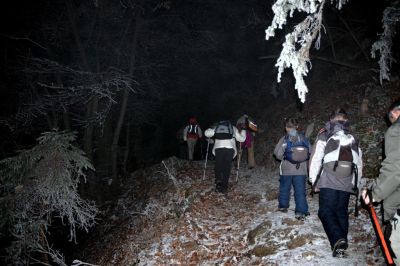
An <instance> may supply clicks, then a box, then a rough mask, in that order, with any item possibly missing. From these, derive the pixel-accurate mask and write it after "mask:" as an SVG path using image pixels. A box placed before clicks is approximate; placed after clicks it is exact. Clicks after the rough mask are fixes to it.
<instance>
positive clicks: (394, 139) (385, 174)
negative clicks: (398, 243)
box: [372, 118, 400, 218]
mask: <svg viewBox="0 0 400 266" xmlns="http://www.w3.org/2000/svg"><path fill="white" fill-rule="evenodd" d="M385 155H386V158H385V159H384V160H383V161H382V167H381V169H380V172H379V177H378V178H377V179H376V181H375V184H374V185H373V186H372V197H373V199H374V201H378V202H379V201H381V200H383V201H384V207H385V201H386V202H387V203H389V201H393V202H394V203H396V202H397V204H400V118H399V119H397V121H396V122H394V123H393V124H392V125H391V126H390V127H389V129H388V130H387V131H386V133H385ZM393 207H395V206H393ZM397 208H400V206H399V205H397ZM385 211H389V212H390V215H391V214H392V213H393V214H394V212H395V210H394V209H393V210H386V208H385ZM388 218H389V217H388Z"/></svg>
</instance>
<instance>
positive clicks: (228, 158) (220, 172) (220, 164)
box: [215, 148, 234, 193]
mask: <svg viewBox="0 0 400 266" xmlns="http://www.w3.org/2000/svg"><path fill="white" fill-rule="evenodd" d="M233 155H234V150H233V149H228V148H218V149H215V189H216V191H218V192H221V193H226V192H228V184H229V176H230V175H231V168H232V159H233Z"/></svg>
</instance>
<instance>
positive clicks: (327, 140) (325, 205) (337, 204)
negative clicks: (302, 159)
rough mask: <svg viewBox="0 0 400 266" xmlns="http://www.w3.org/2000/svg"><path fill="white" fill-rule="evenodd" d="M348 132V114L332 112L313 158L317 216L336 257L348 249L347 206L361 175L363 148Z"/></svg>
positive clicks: (312, 179) (311, 170)
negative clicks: (317, 202)
mask: <svg viewBox="0 0 400 266" xmlns="http://www.w3.org/2000/svg"><path fill="white" fill-rule="evenodd" d="M349 130H350V126H349V122H348V120H347V114H346V112H345V111H344V110H343V109H338V110H336V111H335V112H333V113H332V115H331V119H330V121H329V122H327V123H326V125H325V127H324V128H323V129H321V130H320V132H319V134H318V136H317V139H316V141H315V143H314V145H313V149H312V152H311V158H310V167H309V171H310V172H309V180H310V182H311V184H312V185H313V189H314V190H315V191H316V192H319V209H318V217H319V218H320V220H321V222H322V225H323V227H324V230H325V233H326V234H327V236H328V240H329V242H330V245H331V249H332V256H333V257H342V256H344V251H345V250H346V249H347V247H348V239H347V234H348V229H349V215H348V205H349V200H350V195H351V194H352V193H354V192H355V190H354V189H355V188H357V187H358V183H359V180H360V178H361V176H362V154H361V149H360V148H359V146H358V142H357V140H356V139H355V138H354V136H353V135H351V134H350V132H349ZM341 157H342V158H341ZM357 170H358V175H357ZM357 177H359V178H358V180H357Z"/></svg>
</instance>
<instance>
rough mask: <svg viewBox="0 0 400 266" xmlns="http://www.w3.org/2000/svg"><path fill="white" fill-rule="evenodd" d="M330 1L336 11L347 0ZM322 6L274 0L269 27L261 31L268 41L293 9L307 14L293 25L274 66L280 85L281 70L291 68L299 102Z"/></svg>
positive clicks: (313, 1)
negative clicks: (272, 15) (263, 31)
mask: <svg viewBox="0 0 400 266" xmlns="http://www.w3.org/2000/svg"><path fill="white" fill-rule="evenodd" d="M331 2H336V7H337V8H338V9H340V8H341V7H342V6H343V5H344V4H345V3H346V2H347V0H337V1H331ZM324 5H325V0H278V1H277V2H275V4H274V5H273V6H272V10H273V12H274V18H273V20H272V23H271V26H269V27H268V28H267V30H266V31H265V33H266V39H267V40H268V39H269V38H270V37H273V36H275V30H276V29H278V28H279V29H281V28H282V27H283V26H284V25H285V24H286V23H287V17H288V16H290V17H292V16H293V13H294V12H295V11H296V10H297V11H300V12H306V13H308V14H309V15H308V16H307V17H306V18H305V19H304V20H303V21H302V22H300V23H299V24H297V25H296V26H295V28H294V30H293V32H292V33H289V34H287V35H286V38H285V42H284V43H283V45H282V46H283V48H282V51H281V54H280V56H279V58H278V60H277V63H276V65H275V66H276V67H278V77H277V79H278V82H280V80H281V76H282V73H283V71H284V70H285V68H292V70H293V75H294V78H295V80H296V84H295V89H296V90H297V93H298V96H299V98H300V100H301V101H302V102H305V96H306V93H307V92H308V89H307V85H306V84H305V82H304V77H305V76H307V73H308V71H309V68H311V62H310V55H309V54H310V48H311V45H312V43H313V42H314V41H316V42H315V47H316V48H317V49H319V44H320V38H321V28H322V27H323V25H322V14H323V8H324Z"/></svg>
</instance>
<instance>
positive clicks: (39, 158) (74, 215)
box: [0, 132, 97, 265]
mask: <svg viewBox="0 0 400 266" xmlns="http://www.w3.org/2000/svg"><path fill="white" fill-rule="evenodd" d="M75 138H76V136H75V134H74V133H71V132H46V133H43V134H42V135H41V137H39V138H38V142H39V143H38V144H37V145H36V146H34V147H33V148H32V149H30V150H24V151H22V152H20V153H19V154H18V155H17V156H15V157H12V158H7V159H5V160H2V161H0V174H1V175H0V178H1V179H0V180H1V183H2V184H4V186H5V189H4V191H5V193H3V195H2V198H1V200H5V201H7V202H8V204H7V205H8V207H9V209H8V213H7V214H8V215H7V216H6V217H5V216H2V217H1V218H2V220H4V219H8V220H9V221H10V223H9V224H11V225H12V226H11V233H12V236H13V238H14V239H13V242H12V245H11V246H10V247H9V248H8V252H9V254H10V259H11V260H12V262H13V263H14V264H16V265H27V264H29V263H32V262H37V263H48V264H50V263H51V262H54V263H57V264H58V265H65V263H64V258H63V256H62V254H61V253H60V252H59V251H57V250H54V249H53V248H52V246H51V244H50V243H48V241H47V237H46V234H47V233H48V228H49V226H51V224H52V221H54V220H55V219H61V221H62V223H63V224H64V225H66V226H68V227H69V233H70V241H72V240H76V228H79V229H83V230H86V231H88V229H89V228H90V227H91V226H93V225H94V224H95V215H96V213H97V208H96V207H95V206H94V204H92V203H90V202H88V201H86V200H83V199H82V198H81V197H80V196H79V194H78V191H77V190H78V184H79V181H80V178H85V176H86V175H85V173H84V170H86V169H92V170H93V166H92V165H91V163H90V162H89V160H88V159H87V158H86V157H85V156H84V154H83V152H82V151H81V150H80V149H78V148H77V147H75V146H74V145H73V142H74V141H75ZM10 207H11V208H10ZM2 214H3V210H2ZM38 253H40V254H41V255H40V257H39V256H37V255H38Z"/></svg>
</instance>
